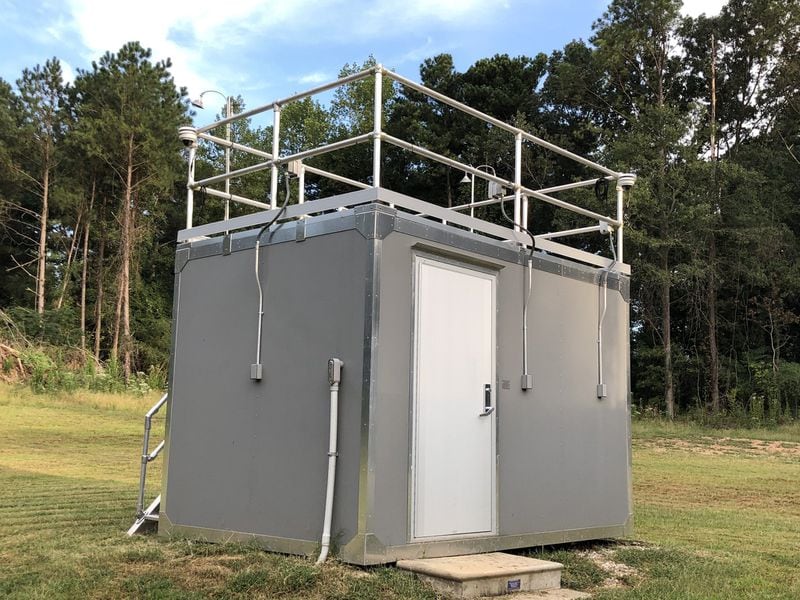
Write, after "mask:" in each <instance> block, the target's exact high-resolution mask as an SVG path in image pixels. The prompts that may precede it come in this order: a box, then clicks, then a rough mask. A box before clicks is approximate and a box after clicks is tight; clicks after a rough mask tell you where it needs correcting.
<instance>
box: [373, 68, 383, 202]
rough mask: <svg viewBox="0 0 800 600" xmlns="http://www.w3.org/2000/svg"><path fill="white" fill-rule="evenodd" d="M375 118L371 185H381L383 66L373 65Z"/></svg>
mask: <svg viewBox="0 0 800 600" xmlns="http://www.w3.org/2000/svg"><path fill="white" fill-rule="evenodd" d="M373 116H374V120H375V124H374V128H373V130H372V185H373V187H380V186H381V120H382V117H383V66H382V65H375V98H374V103H373Z"/></svg>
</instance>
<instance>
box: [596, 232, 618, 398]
mask: <svg viewBox="0 0 800 600" xmlns="http://www.w3.org/2000/svg"><path fill="white" fill-rule="evenodd" d="M608 240H609V242H610V244H611V253H612V254H613V256H614V260H612V261H611V264H610V265H608V267H607V268H606V269H604V270H603V273H602V275H601V278H602V281H603V309H602V311H601V312H600V316H599V317H598V319H597V397H598V398H601V399H602V398H605V397H606V396H608V390H607V389H606V384H605V383H604V382H603V321H605V318H606V311H607V309H608V274H609V273H611V271H613V270H614V267H615V266H616V264H617V251H616V249H615V247H614V237H613V235H612V233H611V232H609V234H608Z"/></svg>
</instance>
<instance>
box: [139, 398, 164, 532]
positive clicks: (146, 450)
mask: <svg viewBox="0 0 800 600" xmlns="http://www.w3.org/2000/svg"><path fill="white" fill-rule="evenodd" d="M168 396H169V394H164V395H163V396H161V399H160V400H159V401H158V402H156V403H155V404H154V405H153V407H152V408H151V409H150V410H148V411H147V413H146V414H145V415H144V440H143V442H142V464H141V467H140V470H139V497H138V498H137V500H136V517H137V518H139V517H141V516H142V515H143V514H144V487H145V483H146V482H147V463H149V462H150V461H151V460H153V459H154V458H155V457H156V456H158V454H159V452H160V451H161V448H162V447H163V444H164V442H161V444H159V448H156V450H154V451H153V453H154V454H155V456H152V457H151V456H150V429H151V428H152V421H153V416H154V415H155V414H156V413H157V412H158V411H159V410H161V407H162V406H164V403H165V402H166V401H167V397H168Z"/></svg>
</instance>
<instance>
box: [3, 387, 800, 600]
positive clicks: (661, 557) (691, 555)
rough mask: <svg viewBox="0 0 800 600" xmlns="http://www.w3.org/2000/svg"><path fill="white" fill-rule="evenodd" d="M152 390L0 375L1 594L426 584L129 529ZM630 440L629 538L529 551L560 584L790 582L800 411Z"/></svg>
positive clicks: (624, 592)
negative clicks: (27, 381) (553, 567)
mask: <svg viewBox="0 0 800 600" xmlns="http://www.w3.org/2000/svg"><path fill="white" fill-rule="evenodd" d="M156 399H157V395H152V396H147V397H144V398H139V397H133V396H121V395H114V394H98V393H83V394H80V393H76V394H72V395H69V394H64V395H35V394H32V393H30V392H29V391H27V390H26V389H25V388H18V387H10V386H3V385H0V598H4V597H10V598H42V599H44V598H47V599H50V598H164V599H177V598H220V599H221V598H242V599H243V598H282V599H283V598H286V599H288V598H298V599H299V598H312V599H320V600H321V599H326V600H351V599H354V600H368V599H376V600H377V599H383V598H388V599H392V598H394V599H398V600H400V599H406V598H409V599H414V598H416V599H423V598H425V599H433V598H436V597H437V596H436V594H434V593H433V592H432V591H431V590H430V589H429V588H427V587H425V586H424V585H422V584H420V583H419V582H418V581H416V580H414V579H413V578H412V577H410V576H409V575H408V574H406V573H404V572H401V571H398V570H396V569H391V568H380V569H357V568H351V567H347V566H344V565H341V564H338V563H336V562H335V561H334V562H329V563H327V564H326V565H324V566H323V567H321V568H318V567H316V566H314V564H313V563H312V562H311V561H310V560H308V559H305V558H298V557H286V556H280V555H275V554H269V553H266V552H262V551H260V550H258V549H255V548H252V547H249V546H241V545H212V544H203V543H197V542H189V541H181V540H172V541H169V540H163V539H160V538H158V537H156V536H138V537H135V538H127V537H126V536H125V535H124V531H125V530H126V529H127V527H128V526H129V525H130V523H131V520H132V516H133V515H132V513H133V508H134V504H135V501H136V487H137V479H138V468H139V452H140V444H141V435H142V415H143V414H144V412H145V411H146V410H147V408H149V406H150V405H151V404H152V403H153V402H155V400H156ZM162 418H163V417H162ZM162 428H163V421H161V420H159V422H158V423H157V424H156V429H155V430H154V434H153V445H155V443H156V442H157V441H158V440H159V439H160V438H161V435H162V433H163V429H162ZM633 456H634V499H635V515H636V517H635V523H636V533H635V539H636V541H635V542H634V541H622V542H618V543H608V542H605V543H603V542H597V543H590V544H578V545H574V546H568V547H560V548H548V549H543V550H542V549H540V550H537V551H535V552H532V554H533V555H536V556H543V557H545V558H550V559H553V560H558V561H560V562H562V563H564V564H565V571H564V583H565V585H567V586H570V587H573V588H575V589H584V590H589V591H591V592H592V593H593V594H594V595H595V597H597V598H601V599H607V598H609V599H610V598H613V599H616V598H652V599H659V600H661V599H665V600H669V599H676V600H677V599H684V598H720V599H722V598H725V599H728V598H737V599H738V598H753V599H755V598H759V599H761V598H786V599H789V598H791V599H796V598H800V568H798V566H800V427H798V426H797V425H794V426H785V427H781V428H776V429H761V430H759V429H752V430H731V431H723V430H707V429H702V428H700V427H696V426H693V425H686V424H670V423H665V422H659V421H637V422H636V423H634V455H633ZM159 462H160V461H156V462H155V463H153V467H154V469H153V472H152V476H151V478H150V482H151V484H150V486H149V490H148V497H152V496H155V495H156V494H157V493H158V487H159V483H160V472H159V468H158V467H159ZM612 583H613V584H615V585H617V586H618V587H609V586H610V585H611V584H612Z"/></svg>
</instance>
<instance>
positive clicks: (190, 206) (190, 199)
mask: <svg viewBox="0 0 800 600" xmlns="http://www.w3.org/2000/svg"><path fill="white" fill-rule="evenodd" d="M196 155H197V147H196V146H195V145H194V144H193V145H192V146H189V177H188V181H187V183H186V229H191V228H192V217H193V214H194V190H193V189H192V186H193V185H194V160H195V156H196Z"/></svg>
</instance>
